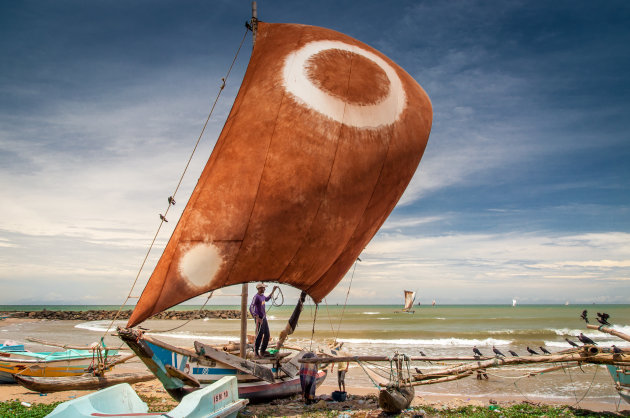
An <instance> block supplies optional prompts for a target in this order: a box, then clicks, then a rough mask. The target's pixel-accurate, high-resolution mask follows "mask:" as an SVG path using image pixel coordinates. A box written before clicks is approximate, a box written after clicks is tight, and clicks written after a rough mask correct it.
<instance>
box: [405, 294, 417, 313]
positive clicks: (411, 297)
mask: <svg viewBox="0 0 630 418" xmlns="http://www.w3.org/2000/svg"><path fill="white" fill-rule="evenodd" d="M415 300H416V292H413V291H411V290H405V307H404V308H403V311H408V310H410V309H411V307H412V306H413V302H414V301H415Z"/></svg>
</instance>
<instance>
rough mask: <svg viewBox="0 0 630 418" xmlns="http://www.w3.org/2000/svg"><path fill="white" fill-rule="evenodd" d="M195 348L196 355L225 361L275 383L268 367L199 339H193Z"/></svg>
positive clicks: (245, 371)
mask: <svg viewBox="0 0 630 418" xmlns="http://www.w3.org/2000/svg"><path fill="white" fill-rule="evenodd" d="M195 350H196V351H197V355H198V356H205V357H208V358H211V359H213V360H215V361H218V362H221V363H225V364H227V365H229V366H232V367H234V368H235V369H237V370H240V371H242V372H243V373H247V374H251V375H252V376H256V377H257V378H259V379H262V380H264V381H265V382H269V383H275V381H276V380H275V379H274V377H273V372H272V371H271V369H270V368H268V367H265V366H261V365H259V364H256V363H254V362H253V361H249V360H246V359H243V358H240V357H238V356H235V355H233V354H230V353H227V352H225V351H222V350H217V349H216V348H213V347H211V346H209V345H206V344H203V343H200V342H199V341H195Z"/></svg>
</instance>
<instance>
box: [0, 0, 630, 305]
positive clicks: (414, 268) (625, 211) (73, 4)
mask: <svg viewBox="0 0 630 418" xmlns="http://www.w3.org/2000/svg"><path fill="white" fill-rule="evenodd" d="M258 8H259V18H260V19H261V20H264V21H268V22H289V23H303V24H311V25H317V26H324V27H328V28H331V29H335V30H338V31H340V32H343V33H346V34H348V35H350V36H353V37H355V38H357V39H359V40H361V41H363V42H365V43H367V44H369V45H371V46H373V47H375V48H377V49H379V50H380V51H381V52H383V53H384V54H386V55H387V56H389V57H390V58H392V59H393V60H394V61H396V62H397V63H398V64H399V65H400V66H402V67H403V68H405V69H406V70H407V72H409V73H410V74H411V75H412V76H413V77H414V78H415V79H416V80H417V81H418V82H419V83H420V84H421V85H422V86H423V87H424V89H425V90H426V91H427V93H428V94H429V96H430V98H431V100H432V103H433V108H434V121H433V129H432V132H431V136H430V139H429V144H428V147H427V149H426V152H425V155H424V157H423V160H422V162H421V164H420V168H419V169H418V171H417V172H416V175H415V177H414V179H413V180H412V183H411V184H410V186H409V188H408V190H407V192H406V193H405V195H404V196H403V198H402V200H401V202H400V203H399V205H398V207H397V208H396V209H395V210H394V212H393V213H392V215H391V216H390V218H389V219H388V221H387V222H386V224H385V225H384V226H383V228H382V229H381V230H380V231H379V233H378V234H377V236H376V237H375V238H374V240H373V241H372V242H371V243H370V245H369V246H368V247H367V248H366V249H365V251H364V253H363V254H362V256H361V259H362V262H361V263H358V265H357V266H356V270H355V273H354V279H353V283H352V290H351V293H350V299H349V303H353V304H362V303H399V302H401V301H402V290H403V289H405V288H407V289H412V290H417V291H419V295H420V296H419V297H420V301H421V302H422V303H430V302H431V300H432V299H436V301H437V302H438V303H444V304H446V303H511V300H512V299H513V298H516V299H517V300H518V301H519V303H564V302H565V301H567V300H568V301H569V302H570V303H572V304H579V303H589V304H590V303H592V302H597V303H629V299H630V181H629V179H630V162H629V161H630V138H629V135H630V134H629V132H630V117H628V114H630V53H628V45H629V44H630V25H628V22H629V21H630V4H629V3H628V2H627V1H608V2H603V3H597V4H596V3H593V2H587V1H555V2H542V1H539V2H531V1H530V2H525V1H483V2H482V1H456V0H455V1H393V2H383V1H338V0H336V1H317V2H304V1H292V2H284V1H260V2H259V4H258ZM249 16H250V2H249V1H241V0H239V1H128V2H111V1H98V0H92V1H89V2H86V1H78V0H77V1H55V2H52V1H49V2H42V1H20V2H2V3H0V56H1V57H2V59H0V190H2V197H3V204H2V205H1V206H0V286H1V288H2V292H0V304H26V303H60V304H67V303H74V304H101V303H107V304H119V303H121V302H122V301H123V300H124V298H125V297H126V295H127V294H128V293H129V290H130V288H131V285H132V283H133V280H134V278H135V276H136V273H137V271H138V268H139V267H140V264H141V262H142V259H143V256H144V253H145V252H146V249H147V247H148V245H149V243H150V241H151V239H152V237H153V234H154V233H155V230H156V228H157V226H158V222H159V219H158V213H160V212H162V211H164V209H165V208H166V197H168V196H169V195H170V194H172V191H173V190H174V188H175V186H176V184H177V181H178V178H179V175H180V174H181V171H182V169H183V167H184V166H185V164H186V161H187V158H188V156H189V153H190V151H191V150H192V147H193V146H194V143H195V141H196V139H197V137H198V135H199V133H200V131H201V127H202V125H203V122H204V120H205V118H206V116H207V113H208V110H209V108H210V105H211V102H212V100H213V99H214V97H215V95H216V93H217V91H218V88H219V85H220V80H221V77H224V76H225V72H226V71H227V68H228V67H229V65H230V63H231V60H232V58H233V56H234V53H235V51H236V49H237V47H238V45H239V43H240V41H241V39H242V37H243V35H244V33H245V28H244V22H245V21H246V20H247V19H248V18H249ZM250 51H251V37H248V39H246V41H245V44H244V47H243V49H242V51H241V54H240V55H239V58H238V60H237V63H236V65H235V68H234V70H233V72H232V74H231V75H230V78H229V79H228V84H227V88H226V89H225V91H224V93H223V95H222V98H221V101H220V102H219V105H218V107H217V109H216V111H215V113H214V116H213V118H212V119H211V122H210V125H209V128H208V130H207V131H206V134H205V135H204V137H203V139H202V142H201V145H200V149H199V151H198V152H197V153H196V154H195V157H194V159H193V161H192V164H191V168H190V170H189V172H188V175H187V177H186V178H185V181H184V184H183V187H182V190H181V191H180V192H179V194H178V199H177V200H178V204H177V206H176V207H175V208H176V209H177V210H179V211H181V209H182V207H183V203H184V202H185V201H186V200H187V197H188V195H189V194H190V192H191V191H192V188H193V187H194V184H195V182H196V179H197V177H198V175H199V173H200V172H201V169H202V167H203V165H204V164H205V161H206V159H207V158H208V156H209V154H210V152H211V149H212V146H213V144H214V142H215V140H216V138H217V136H218V133H219V132H220V130H221V127H222V125H223V121H224V119H225V117H226V115H227V113H228V112H229V109H230V107H231V104H232V100H233V99H234V97H235V95H236V92H237V90H238V86H239V84H240V80H241V78H242V76H243V73H244V70H245V67H246V65H247V60H248V58H249V53H250ZM177 215H178V213H173V214H171V215H170V216H169V218H170V219H173V221H172V222H169V224H167V225H168V228H167V229H166V230H164V229H163V230H162V233H161V235H160V236H159V239H158V247H159V248H160V249H161V248H162V247H163V246H164V245H165V243H166V241H167V240H168V237H169V235H170V232H171V231H172V229H169V228H173V227H174V225H175V223H176V222H174V220H175V219H177ZM160 252H161V251H160V250H159V249H158V251H155V252H154V253H153V255H152V256H151V257H150V259H149V263H148V267H147V268H146V269H145V272H144V274H142V275H141V277H140V280H139V284H138V285H137V287H136V288H135V289H134V292H133V294H134V295H138V294H139V293H140V291H141V289H142V287H143V281H146V276H147V274H148V273H149V272H150V270H151V265H152V263H155V261H156V259H157V257H159V254H160ZM351 272H352V270H351ZM349 279H350V277H349V275H348V277H346V278H345V279H344V280H343V281H342V282H341V284H340V285H339V286H338V287H337V289H335V291H333V293H331V295H329V297H328V299H327V301H328V303H342V302H343V301H344V299H345V295H346V290H347V286H348V283H349ZM225 293H229V294H233V293H235V289H227V290H226V291H225ZM295 294H296V292H295V291H294V290H292V289H286V291H285V295H287V296H288V297H292V296H294V295H295ZM236 302H237V298H235V297H228V296H225V297H217V298H216V299H215V300H214V303H236Z"/></svg>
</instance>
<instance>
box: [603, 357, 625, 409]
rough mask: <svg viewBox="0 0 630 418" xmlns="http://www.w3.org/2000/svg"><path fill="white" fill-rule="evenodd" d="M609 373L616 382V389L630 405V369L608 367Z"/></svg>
mask: <svg viewBox="0 0 630 418" xmlns="http://www.w3.org/2000/svg"><path fill="white" fill-rule="evenodd" d="M606 367H607V368H608V373H610V375H611V376H612V378H613V380H614V381H615V389H617V392H619V396H621V398H622V399H623V400H624V401H626V402H628V403H630V367H618V366H614V365H607V366H606Z"/></svg>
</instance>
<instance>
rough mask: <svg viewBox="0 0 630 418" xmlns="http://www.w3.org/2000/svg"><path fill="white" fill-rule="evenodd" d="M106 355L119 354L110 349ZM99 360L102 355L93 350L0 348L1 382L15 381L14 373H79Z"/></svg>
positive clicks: (35, 374) (29, 374)
mask: <svg viewBox="0 0 630 418" xmlns="http://www.w3.org/2000/svg"><path fill="white" fill-rule="evenodd" d="M107 357H109V358H112V357H113V358H116V357H117V351H116V350H109V351H108V353H107V355H106V358H107ZM98 362H99V355H98V354H97V353H96V352H95V351H93V350H74V349H69V350H64V351H51V352H30V351H2V352H0V383H15V382H16V380H15V375H21V376H30V377H69V376H80V375H82V374H84V373H86V372H88V371H89V370H91V369H94V368H95V367H96V366H97V364H98ZM106 368H109V366H106Z"/></svg>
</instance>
